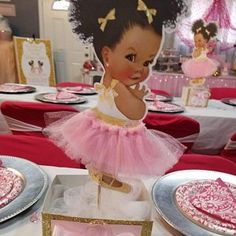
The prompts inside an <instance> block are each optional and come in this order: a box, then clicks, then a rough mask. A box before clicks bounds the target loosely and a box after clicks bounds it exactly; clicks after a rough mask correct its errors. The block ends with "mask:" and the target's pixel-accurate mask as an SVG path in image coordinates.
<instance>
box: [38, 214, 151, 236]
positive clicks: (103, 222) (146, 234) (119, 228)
mask: <svg viewBox="0 0 236 236" xmlns="http://www.w3.org/2000/svg"><path fill="white" fill-rule="evenodd" d="M42 221H43V222H42V225H43V236H59V235H64V234H66V233H70V235H78V236H79V235H83V236H91V235H97V236H102V235H109V236H123V235H129V236H151V232H152V224H153V222H152V221H127V220H113V219H94V218H80V217H73V216H65V215H55V214H51V213H42ZM94 232H96V234H94ZM99 232H100V233H99Z"/></svg>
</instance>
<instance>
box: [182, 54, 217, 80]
mask: <svg viewBox="0 0 236 236" xmlns="http://www.w3.org/2000/svg"><path fill="white" fill-rule="evenodd" d="M182 70H183V72H184V74H185V75H186V76H188V77H190V78H201V77H207V76H210V75H212V74H213V73H214V72H215V71H216V70H217V63H215V62H214V61H213V60H211V59H209V58H206V59H201V60H198V59H194V58H193V59H189V60H187V61H185V62H184V63H183V64H182Z"/></svg>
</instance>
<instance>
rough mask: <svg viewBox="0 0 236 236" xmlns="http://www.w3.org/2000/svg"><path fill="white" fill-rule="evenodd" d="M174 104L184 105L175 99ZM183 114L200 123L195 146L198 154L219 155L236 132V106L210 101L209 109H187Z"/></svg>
mask: <svg viewBox="0 0 236 236" xmlns="http://www.w3.org/2000/svg"><path fill="white" fill-rule="evenodd" d="M173 102H174V103H176V104H179V105H183V102H182V101H181V98H174V101H173ZM181 114H182V115H185V116H188V117H191V118H193V119H195V120H197V121H198V122H199V123H200V134H199V136H198V138H197V140H196V142H195V144H194V146H193V150H194V151H196V152H200V153H210V154H214V153H217V152H218V151H219V150H220V149H221V148H222V147H223V146H224V145H225V144H226V143H227V141H228V140H229V138H230V137H231V135H232V134H233V133H234V132H236V106H230V105H227V104H224V103H222V102H221V101H219V100H214V99H212V100H209V103H208V106H207V107H202V108H201V107H185V112H184V113H181Z"/></svg>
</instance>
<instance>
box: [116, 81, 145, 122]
mask: <svg viewBox="0 0 236 236" xmlns="http://www.w3.org/2000/svg"><path fill="white" fill-rule="evenodd" d="M114 90H115V91H116V93H117V94H118V96H116V97H115V103H116V106H117V108H118V109H119V111H120V112H121V113H122V114H124V115H125V116H126V117H128V118H129V119H131V120H139V119H142V118H143V116H144V114H145V112H146V105H145V102H144V101H143V97H144V96H145V95H146V94H147V93H148V91H147V90H146V89H145V87H142V88H141V89H140V88H139V85H136V86H135V88H134V89H132V88H130V87H128V86H125V85H124V84H122V83H118V84H117V85H116V86H115V87H114Z"/></svg>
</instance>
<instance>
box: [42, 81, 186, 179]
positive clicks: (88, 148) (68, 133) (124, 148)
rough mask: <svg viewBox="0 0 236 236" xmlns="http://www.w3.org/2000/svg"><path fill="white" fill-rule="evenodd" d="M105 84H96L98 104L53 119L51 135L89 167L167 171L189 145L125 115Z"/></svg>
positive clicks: (130, 172)
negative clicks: (74, 113) (89, 108)
mask: <svg viewBox="0 0 236 236" xmlns="http://www.w3.org/2000/svg"><path fill="white" fill-rule="evenodd" d="M117 83H118V81H115V83H112V84H113V86H114V84H117ZM101 86H102V84H97V86H96V87H97V88H98V90H97V92H98V93H99V101H98V105H97V106H96V108H94V109H91V110H86V111H84V112H81V113H78V114H76V115H75V116H73V117H72V118H69V119H68V120H67V121H58V122H56V123H53V124H52V125H51V126H49V127H48V128H47V129H46V130H45V131H46V133H47V135H49V137H50V138H51V139H52V140H53V141H54V142H55V143H56V144H57V145H58V146H59V147H61V148H62V149H63V150H65V152H66V154H67V155H68V156H69V157H71V158H72V159H74V160H77V161H79V162H81V163H82V164H84V165H85V166H86V168H87V169H89V170H91V169H96V170H97V171H99V172H105V173H109V174H112V175H114V176H125V177H130V178H132V177H133V178H134V177H135V178H136V177H140V176H159V175H162V174H164V173H165V172H166V171H167V170H168V169H169V168H171V167H172V166H173V165H174V164H175V163H177V161H178V159H179V158H180V156H181V155H182V154H183V152H184V150H185V146H183V145H182V144H181V143H179V142H178V141H177V140H176V139H174V138H173V137H171V136H169V135H167V134H165V133H162V132H159V131H155V130H148V129H147V128H146V127H145V125H144V123H142V121H141V120H140V121H137V120H130V119H128V118H127V117H125V116H124V115H123V114H122V113H121V112H120V111H119V110H118V109H117V107H116V105H115V102H114V92H113V89H112V88H109V89H108V90H107V89H105V88H101ZM106 91H108V92H106ZM105 93H106V94H107V95H106V98H105V99H103V98H104V94H105ZM110 114H112V116H111V115H110ZM78 137H81V138H78Z"/></svg>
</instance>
